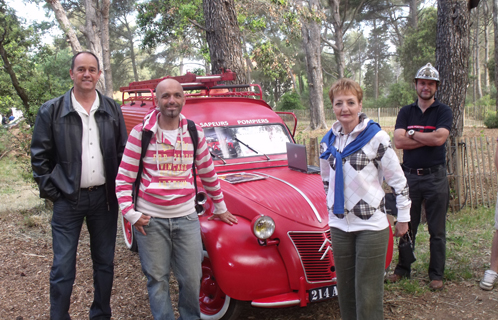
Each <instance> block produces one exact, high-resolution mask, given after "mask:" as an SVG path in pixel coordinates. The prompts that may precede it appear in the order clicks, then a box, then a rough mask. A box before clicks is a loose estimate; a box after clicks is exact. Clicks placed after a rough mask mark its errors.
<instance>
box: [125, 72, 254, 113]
mask: <svg viewBox="0 0 498 320" xmlns="http://www.w3.org/2000/svg"><path fill="white" fill-rule="evenodd" d="M235 78H236V73H235V72H233V71H231V70H230V69H227V70H222V73H220V74H213V75H205V76H199V75H196V74H194V73H191V72H187V73H186V74H185V75H183V76H177V77H172V76H166V77H163V78H159V79H152V80H145V81H135V82H130V84H129V85H128V86H127V87H121V88H119V91H121V92H122V93H123V99H122V101H123V104H125V102H128V101H131V103H130V105H134V104H135V103H137V102H138V101H140V102H141V104H140V106H144V105H145V104H146V101H152V103H153V105H155V101H154V100H155V99H154V98H155V94H154V92H155V89H156V86H157V85H158V83H159V82H161V81H163V80H165V79H174V80H176V81H178V82H180V84H181V85H182V87H183V90H184V91H193V90H198V92H192V93H190V92H189V93H186V94H185V96H186V97H192V98H195V97H234V96H236V97H255V98H259V100H263V92H262V90H261V87H260V86H259V85H257V84H236V85H224V84H221V85H220V84H218V82H220V81H232V80H235ZM253 87H256V88H258V90H252V88H253ZM242 88H250V89H249V90H247V91H237V90H240V89H242ZM125 93H127V94H128V98H126V99H125Z"/></svg>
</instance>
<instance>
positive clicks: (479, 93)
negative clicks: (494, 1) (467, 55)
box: [475, 7, 482, 99]
mask: <svg viewBox="0 0 498 320" xmlns="http://www.w3.org/2000/svg"><path fill="white" fill-rule="evenodd" d="M476 16H477V17H476V39H475V40H476V43H475V46H476V59H475V66H476V92H477V99H481V98H482V87H481V64H480V51H481V50H479V49H480V48H479V20H480V19H479V7H477V8H476Z"/></svg>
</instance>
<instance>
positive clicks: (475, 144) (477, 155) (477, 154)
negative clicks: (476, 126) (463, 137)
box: [474, 137, 484, 205]
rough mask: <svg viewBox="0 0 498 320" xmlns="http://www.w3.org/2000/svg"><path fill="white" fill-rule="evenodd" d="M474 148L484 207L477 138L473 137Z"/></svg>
mask: <svg viewBox="0 0 498 320" xmlns="http://www.w3.org/2000/svg"><path fill="white" fill-rule="evenodd" d="M474 147H475V152H476V158H475V159H476V160H477V174H478V176H479V186H480V187H481V200H482V205H484V190H483V189H482V176H481V169H480V167H481V166H480V164H479V158H478V157H479V152H478V151H477V137H474Z"/></svg>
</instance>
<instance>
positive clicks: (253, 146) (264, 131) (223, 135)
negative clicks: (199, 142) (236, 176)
mask: <svg viewBox="0 0 498 320" xmlns="http://www.w3.org/2000/svg"><path fill="white" fill-rule="evenodd" d="M204 135H205V136H206V142H207V144H208V148H209V151H210V152H211V154H213V155H214V156H216V157H220V158H225V159H227V158H241V157H249V156H254V155H256V154H260V155H270V154H280V153H285V152H286V145H285V143H286V142H291V138H290V136H289V134H288V133H287V130H285V128H284V127H283V126H282V125H281V124H269V125H255V126H240V127H209V128H204Z"/></svg>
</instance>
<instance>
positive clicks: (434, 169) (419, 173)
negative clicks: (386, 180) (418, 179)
mask: <svg viewBox="0 0 498 320" xmlns="http://www.w3.org/2000/svg"><path fill="white" fill-rule="evenodd" d="M401 167H403V171H404V172H408V173H410V174H416V175H417V176H425V175H427V174H431V173H435V172H438V171H439V170H440V169H442V168H443V166H442V165H437V166H434V167H430V168H417V169H412V168H409V167H407V166H405V165H404V164H402V165H401Z"/></svg>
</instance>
